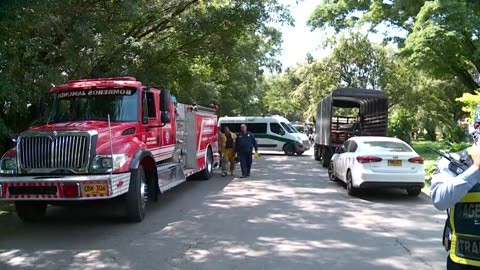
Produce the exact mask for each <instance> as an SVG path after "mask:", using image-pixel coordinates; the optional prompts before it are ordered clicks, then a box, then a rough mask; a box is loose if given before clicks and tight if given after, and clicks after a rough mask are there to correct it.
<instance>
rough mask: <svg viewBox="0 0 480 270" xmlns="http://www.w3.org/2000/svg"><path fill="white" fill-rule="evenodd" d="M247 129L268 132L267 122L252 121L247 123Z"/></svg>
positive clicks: (262, 132)
mask: <svg viewBox="0 0 480 270" xmlns="http://www.w3.org/2000/svg"><path fill="white" fill-rule="evenodd" d="M246 125H247V130H248V131H250V132H252V133H253V134H259V133H261V134H266V133H267V123H251V124H246Z"/></svg>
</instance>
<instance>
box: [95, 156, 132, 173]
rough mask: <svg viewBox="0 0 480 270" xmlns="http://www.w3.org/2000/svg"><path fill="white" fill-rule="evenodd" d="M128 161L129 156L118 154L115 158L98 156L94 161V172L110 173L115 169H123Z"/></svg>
mask: <svg viewBox="0 0 480 270" xmlns="http://www.w3.org/2000/svg"><path fill="white" fill-rule="evenodd" d="M127 160H128V155H127V154H117V155H113V156H103V155H98V156H96V157H95V159H94V162H93V170H95V171H103V172H110V171H111V170H112V169H113V170H114V171H115V170H118V169H120V168H121V167H123V165H125V163H126V162H127Z"/></svg>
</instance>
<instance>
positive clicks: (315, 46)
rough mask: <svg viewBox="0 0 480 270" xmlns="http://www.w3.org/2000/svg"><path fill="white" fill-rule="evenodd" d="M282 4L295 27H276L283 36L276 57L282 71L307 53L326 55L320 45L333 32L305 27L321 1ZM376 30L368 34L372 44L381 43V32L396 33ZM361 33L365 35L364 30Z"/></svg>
mask: <svg viewBox="0 0 480 270" xmlns="http://www.w3.org/2000/svg"><path fill="white" fill-rule="evenodd" d="M282 2H283V3H284V4H285V5H289V6H290V10H291V13H292V16H293V18H294V19H295V27H290V26H280V25H278V26H277V28H278V29H280V30H281V32H282V35H283V46H282V48H283V52H282V54H281V55H280V56H279V57H278V59H279V60H280V61H281V62H282V65H283V69H285V68H287V67H289V66H293V65H295V64H296V63H298V62H303V61H305V56H306V54H307V53H308V52H310V53H311V54H312V55H313V56H314V57H315V58H321V57H323V56H325V55H328V54H329V53H330V52H331V50H330V49H328V48H327V49H323V48H322V47H321V44H322V42H323V41H324V40H325V39H326V38H327V37H328V36H331V35H332V34H333V31H322V30H315V31H313V32H312V31H311V30H310V27H308V26H307V25H306V23H307V20H308V18H309V17H310V14H311V13H312V12H313V10H314V9H315V7H316V6H317V5H318V4H320V3H321V1H319V0H303V1H301V2H300V3H298V4H295V1H294V0H282ZM364 29H366V27H365V28H364ZM377 30H378V34H371V33H370V34H369V38H370V40H372V41H373V42H380V41H382V39H383V34H382V33H383V32H386V31H388V32H390V33H395V34H397V33H398V30H397V29H392V28H388V27H386V26H384V25H382V26H379V27H377ZM362 32H365V33H366V31H365V30H364V31H362Z"/></svg>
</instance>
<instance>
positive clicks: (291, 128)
mask: <svg viewBox="0 0 480 270" xmlns="http://www.w3.org/2000/svg"><path fill="white" fill-rule="evenodd" d="M280 124H281V125H282V127H283V128H284V129H285V130H286V131H287V132H288V133H297V131H296V130H295V129H294V128H293V127H292V126H291V125H289V124H287V123H285V122H281V123H280Z"/></svg>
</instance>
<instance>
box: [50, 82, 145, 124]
mask: <svg viewBox="0 0 480 270" xmlns="http://www.w3.org/2000/svg"><path fill="white" fill-rule="evenodd" d="M138 104H139V102H138V91H136V90H135V89H101V90H80V91H68V92H62V93H59V94H57V98H56V99H55V103H54V106H53V111H52V114H51V116H50V119H49V122H67V121H84V120H99V121H107V120H108V115H110V121H112V122H136V121H138V119H139V117H138V114H139V108H138Z"/></svg>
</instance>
